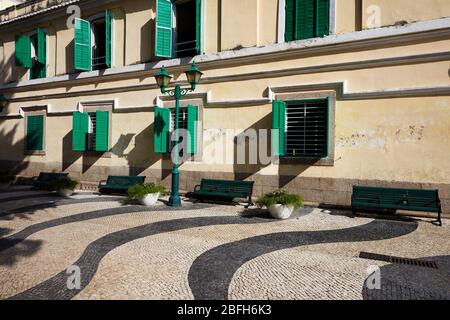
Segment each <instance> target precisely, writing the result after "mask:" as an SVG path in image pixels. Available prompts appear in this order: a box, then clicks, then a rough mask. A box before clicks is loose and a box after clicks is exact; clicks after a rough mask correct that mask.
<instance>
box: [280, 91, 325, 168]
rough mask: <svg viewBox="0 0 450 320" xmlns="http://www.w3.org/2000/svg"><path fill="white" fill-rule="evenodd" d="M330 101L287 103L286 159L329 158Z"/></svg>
mask: <svg viewBox="0 0 450 320" xmlns="http://www.w3.org/2000/svg"><path fill="white" fill-rule="evenodd" d="M328 101H329V100H328V99H326V100H305V101H295V102H287V103H286V139H285V156H286V157H301V158H317V159H320V158H326V157H328V143H329V142H328V140H329V138H328V132H329V129H328V128H329V102H328Z"/></svg>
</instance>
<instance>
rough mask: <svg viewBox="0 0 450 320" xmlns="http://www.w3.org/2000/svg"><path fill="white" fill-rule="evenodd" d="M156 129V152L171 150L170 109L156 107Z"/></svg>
mask: <svg viewBox="0 0 450 320" xmlns="http://www.w3.org/2000/svg"><path fill="white" fill-rule="evenodd" d="M154 126H155V130H154V135H153V140H154V149H155V152H156V153H166V152H168V151H169V131H170V110H169V109H165V108H155V123H154Z"/></svg>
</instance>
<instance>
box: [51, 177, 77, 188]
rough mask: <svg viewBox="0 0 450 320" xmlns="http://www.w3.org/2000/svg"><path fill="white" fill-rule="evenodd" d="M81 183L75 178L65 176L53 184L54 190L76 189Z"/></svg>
mask: <svg viewBox="0 0 450 320" xmlns="http://www.w3.org/2000/svg"><path fill="white" fill-rule="evenodd" d="M79 184H80V183H79V182H78V181H77V180H73V179H70V178H64V179H61V180H58V181H55V183H54V184H53V185H52V187H53V189H54V190H64V189H67V190H75V188H76V187H77V186H78V185H79Z"/></svg>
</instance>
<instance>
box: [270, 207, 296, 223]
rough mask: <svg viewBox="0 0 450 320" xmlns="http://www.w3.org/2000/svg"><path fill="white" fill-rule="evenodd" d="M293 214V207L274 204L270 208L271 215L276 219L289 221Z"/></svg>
mask: <svg viewBox="0 0 450 320" xmlns="http://www.w3.org/2000/svg"><path fill="white" fill-rule="evenodd" d="M292 212H294V207H293V206H285V205H282V204H273V205H271V206H270V207H269V213H270V215H271V216H272V217H273V218H275V219H281V220H284V219H289V217H290V216H291V215H292Z"/></svg>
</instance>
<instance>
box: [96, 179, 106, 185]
mask: <svg viewBox="0 0 450 320" xmlns="http://www.w3.org/2000/svg"><path fill="white" fill-rule="evenodd" d="M107 183H108V182H107V181H106V180H102V181H100V182H99V183H98V185H99V186H105V185H106V184H107Z"/></svg>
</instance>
